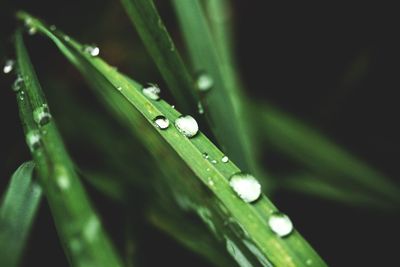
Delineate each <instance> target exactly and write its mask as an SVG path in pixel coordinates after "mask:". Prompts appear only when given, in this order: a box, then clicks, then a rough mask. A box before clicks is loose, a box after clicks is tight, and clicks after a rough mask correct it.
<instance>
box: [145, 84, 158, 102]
mask: <svg viewBox="0 0 400 267" xmlns="http://www.w3.org/2000/svg"><path fill="white" fill-rule="evenodd" d="M160 92H161V90H160V88H159V87H158V86H157V85H156V84H149V86H148V87H145V88H143V89H142V93H143V94H144V95H145V96H146V97H147V98H149V99H151V100H158V99H160V96H159V94H160Z"/></svg>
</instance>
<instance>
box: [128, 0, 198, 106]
mask: <svg viewBox="0 0 400 267" xmlns="http://www.w3.org/2000/svg"><path fill="white" fill-rule="evenodd" d="M121 2H122V4H123V5H124V7H125V10H126V12H127V13H128V15H129V18H130V19H131V20H132V22H133V23H134V24H135V25H136V30H137V31H138V33H139V36H140V37H141V38H142V40H143V42H144V44H145V47H146V48H147V50H148V51H149V54H150V55H151V57H152V58H153V60H154V62H155V63H156V65H157V67H158V70H159V71H160V72H161V74H162V76H163V77H164V79H165V82H166V83H167V85H168V87H169V90H171V92H172V93H173V95H174V97H175V99H176V100H177V101H178V107H179V108H181V109H182V110H184V111H185V112H187V113H194V112H195V111H196V107H197V106H196V103H197V100H196V99H197V97H196V95H195V92H194V90H191V88H193V86H194V83H193V81H192V77H191V76H190V74H189V72H188V71H187V69H186V67H185V66H184V63H183V61H182V58H181V57H180V55H179V53H178V51H177V50H176V48H175V44H174V42H173V41H172V39H171V37H170V35H169V33H168V32H167V29H166V28H165V26H164V24H163V22H162V21H161V18H160V16H159V14H158V12H157V10H156V8H155V6H154V3H153V1H149V0H121Z"/></svg>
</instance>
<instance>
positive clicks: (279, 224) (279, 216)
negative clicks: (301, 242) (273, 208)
mask: <svg viewBox="0 0 400 267" xmlns="http://www.w3.org/2000/svg"><path fill="white" fill-rule="evenodd" d="M268 225H269V227H270V228H271V230H272V231H273V232H274V233H275V234H277V235H278V236H280V237H284V236H287V235H289V234H290V233H291V232H292V231H293V223H292V221H291V220H290V218H289V217H288V216H287V215H286V214H284V213H282V212H274V213H272V214H271V216H270V217H269V219H268Z"/></svg>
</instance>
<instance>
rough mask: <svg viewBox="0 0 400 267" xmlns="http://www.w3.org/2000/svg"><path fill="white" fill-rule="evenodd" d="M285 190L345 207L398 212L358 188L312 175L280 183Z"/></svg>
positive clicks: (382, 200)
mask: <svg viewBox="0 0 400 267" xmlns="http://www.w3.org/2000/svg"><path fill="white" fill-rule="evenodd" d="M280 186H281V187H283V188H284V189H286V190H289V191H294V192H299V193H304V194H307V195H311V196H314V197H319V198H322V199H326V200H330V201H333V202H339V203H342V204H344V205H347V206H355V207H359V208H364V209H365V208H368V209H374V210H386V211H388V212H393V211H398V210H399V207H398V205H396V204H393V203H391V202H389V201H387V200H386V199H382V198H379V196H378V197H377V196H375V195H374V194H371V193H370V192H368V191H366V190H363V189H361V190H360V188H359V187H358V186H354V185H353V186H352V185H351V184H350V185H349V184H340V183H339V184H338V183H337V181H335V180H334V179H325V178H322V177H320V175H317V174H312V173H299V174H295V175H291V176H290V177H286V178H284V179H282V181H280Z"/></svg>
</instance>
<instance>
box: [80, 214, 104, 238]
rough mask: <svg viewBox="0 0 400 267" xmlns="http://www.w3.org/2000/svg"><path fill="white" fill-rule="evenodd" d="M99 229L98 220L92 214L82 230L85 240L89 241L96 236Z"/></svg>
mask: <svg viewBox="0 0 400 267" xmlns="http://www.w3.org/2000/svg"><path fill="white" fill-rule="evenodd" d="M99 229H100V222H99V220H98V219H97V217H96V216H95V215H92V216H91V217H90V218H89V220H88V222H87V224H86V226H85V228H84V230H83V235H84V236H85V238H86V240H88V241H89V242H91V241H93V240H94V239H95V238H96V237H97V233H98V231H99Z"/></svg>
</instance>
